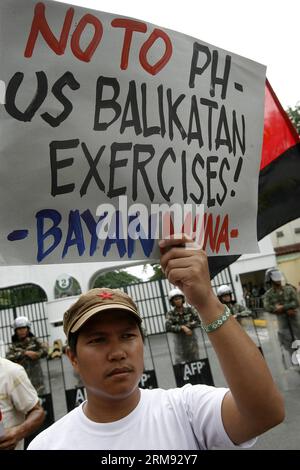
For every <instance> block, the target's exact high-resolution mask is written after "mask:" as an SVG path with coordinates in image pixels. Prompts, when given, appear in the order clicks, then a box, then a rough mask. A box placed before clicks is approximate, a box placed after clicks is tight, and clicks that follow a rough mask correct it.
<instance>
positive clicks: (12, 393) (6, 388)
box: [0, 357, 39, 450]
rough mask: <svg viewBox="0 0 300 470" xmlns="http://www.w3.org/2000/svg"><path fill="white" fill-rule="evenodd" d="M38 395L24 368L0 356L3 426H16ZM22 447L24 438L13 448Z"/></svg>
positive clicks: (0, 404)
mask: <svg viewBox="0 0 300 470" xmlns="http://www.w3.org/2000/svg"><path fill="white" fill-rule="evenodd" d="M38 401H39V397H38V395H37V393H36V390H35V388H34V387H33V385H32V384H31V382H30V380H29V378H28V375H27V374H26V372H25V370H24V368H23V367H22V366H20V365H19V364H16V363H15V362H11V361H8V360H7V359H4V358H2V357H0V408H1V411H2V414H3V424H4V428H11V427H13V426H18V425H19V424H21V423H23V422H24V421H25V416H26V415H27V413H28V412H29V411H30V410H31V409H32V408H33V407H34V406H35V405H36V404H37V403H38ZM22 449H24V440H22V441H19V442H18V444H17V446H16V447H15V450H22Z"/></svg>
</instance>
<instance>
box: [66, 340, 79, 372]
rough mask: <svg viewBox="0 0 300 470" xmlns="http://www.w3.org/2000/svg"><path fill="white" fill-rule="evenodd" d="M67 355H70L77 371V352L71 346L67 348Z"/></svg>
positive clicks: (70, 359) (69, 357)
mask: <svg viewBox="0 0 300 470" xmlns="http://www.w3.org/2000/svg"><path fill="white" fill-rule="evenodd" d="M66 355H67V356H68V359H69V361H70V362H71V364H72V366H73V367H74V369H75V370H76V371H78V361H77V356H76V354H75V353H74V352H73V351H72V350H71V348H70V347H69V346H67V348H66Z"/></svg>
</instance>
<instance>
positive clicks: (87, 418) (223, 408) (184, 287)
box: [29, 235, 284, 450]
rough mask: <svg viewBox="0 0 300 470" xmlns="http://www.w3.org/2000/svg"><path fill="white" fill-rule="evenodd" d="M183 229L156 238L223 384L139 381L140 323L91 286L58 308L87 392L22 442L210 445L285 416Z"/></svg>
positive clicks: (238, 439)
mask: <svg viewBox="0 0 300 470" xmlns="http://www.w3.org/2000/svg"><path fill="white" fill-rule="evenodd" d="M190 242H191V240H190V239H189V238H188V237H186V236H185V235H183V236H181V238H175V237H174V238H172V239H170V240H163V241H161V242H159V244H160V248H161V252H162V254H161V266H162V268H163V270H164V272H165V275H166V277H167V278H168V279H169V281H170V282H171V283H172V284H174V285H175V286H177V287H178V288H179V289H180V290H181V291H182V292H183V293H184V295H185V297H186V299H187V301H188V302H189V304H191V305H193V306H194V307H195V308H196V310H197V311H198V312H201V313H199V316H200V318H201V322H202V328H203V329H204V330H205V331H206V332H207V333H208V335H209V337H210V340H211V342H212V345H213V347H214V349H215V351H216V353H217V355H218V357H219V360H220V364H221V367H222V369H223V372H224V374H225V377H226V379H227V382H228V384H229V387H230V389H227V388H216V387H210V386H207V385H191V384H188V385H185V386H184V387H182V388H176V389H170V390H162V389H153V390H142V389H140V388H139V387H138V383H139V380H140V377H141V375H142V372H143V333H142V328H141V318H140V315H139V313H138V309H137V307H136V305H135V303H134V302H133V301H132V299H131V298H130V297H128V296H127V295H126V294H124V293H123V292H120V291H115V290H111V289H93V290H91V291H89V292H88V293H87V294H84V295H82V296H81V297H80V298H79V300H78V301H77V302H76V303H75V304H74V305H73V306H72V307H71V308H70V309H69V310H68V312H66V314H65V317H64V329H65V333H66V335H67V337H68V344H69V349H68V356H69V359H70V361H71V363H72V365H73V367H74V369H75V370H76V371H77V372H78V373H79V375H80V376H81V379H82V382H83V383H84V385H85V388H86V393H87V400H86V401H85V402H84V403H82V404H81V405H80V406H78V407H77V408H75V409H74V410H72V411H71V412H70V413H68V414H67V415H66V416H64V417H63V418H61V419H60V420H59V421H57V422H56V423H54V424H53V425H52V426H50V427H49V428H48V429H46V430H45V431H44V432H42V433H41V434H40V435H39V436H37V437H36V438H35V439H34V440H33V441H32V442H31V444H30V446H29V449H41V450H43V449H45V450H47V449H81V450H84V449H93V450H103V449H105V450H114V449H126V450H129V449H144V450H145V449H165V450H171V449H174V450H176V449H189V450H194V449H210V448H216V447H222V448H224V447H228V448H234V447H235V446H239V447H249V446H251V445H252V444H253V443H254V442H255V439H253V438H254V437H255V436H257V435H259V434H261V433H263V432H265V431H266V430H268V429H270V428H271V427H273V426H275V425H277V424H278V423H280V422H281V421H282V420H283V417H284V407H283V401H282V397H281V395H280V393H279V392H278V390H277V388H276V386H275V385H274V382H273V380H272V377H271V375H270V373H269V371H268V368H267V366H266V364H265V361H264V359H263V357H262V355H261V354H260V352H259V350H258V349H257V347H256V346H255V344H254V343H253V342H252V341H251V339H250V338H249V336H248V335H247V334H246V333H244V331H243V330H242V328H241V327H240V325H239V324H238V322H237V321H236V320H235V319H234V318H233V317H232V316H231V315H230V312H228V309H227V307H226V306H225V307H224V305H223V304H222V303H221V302H220V301H219V300H218V298H217V297H216V296H215V295H214V293H213V290H212V287H211V283H210V278H209V271H208V264H207V258H206V255H205V253H204V252H203V251H202V250H200V249H195V248H188V246H185V243H189V244H190Z"/></svg>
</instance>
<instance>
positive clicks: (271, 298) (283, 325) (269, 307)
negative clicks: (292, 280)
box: [263, 286, 300, 353]
mask: <svg viewBox="0 0 300 470" xmlns="http://www.w3.org/2000/svg"><path fill="white" fill-rule="evenodd" d="M263 300H264V308H265V310H266V311H267V312H270V313H274V310H275V305H276V304H280V305H283V307H284V311H283V313H280V314H278V315H276V317H277V321H278V330H279V331H278V338H279V341H280V343H281V344H282V345H283V346H284V347H285V349H286V350H288V351H289V352H290V353H292V352H293V349H292V348H291V344H292V341H293V339H300V317H299V310H298V311H297V313H296V315H295V316H290V315H288V314H287V313H286V312H287V310H289V309H297V308H298V307H299V302H298V299H297V294H296V292H295V290H294V289H293V287H290V286H282V287H281V288H280V289H274V288H273V287H271V289H269V290H268V291H267V292H266V293H265V295H264V297H263ZM291 330H292V332H293V337H292V334H291Z"/></svg>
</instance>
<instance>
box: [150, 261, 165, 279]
mask: <svg viewBox="0 0 300 470" xmlns="http://www.w3.org/2000/svg"><path fill="white" fill-rule="evenodd" d="M151 266H152V269H153V271H154V274H152V276H151V277H149V281H158V280H159V279H165V278H166V276H165V275H164V273H163V271H162V269H161V265H160V264H151Z"/></svg>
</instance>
